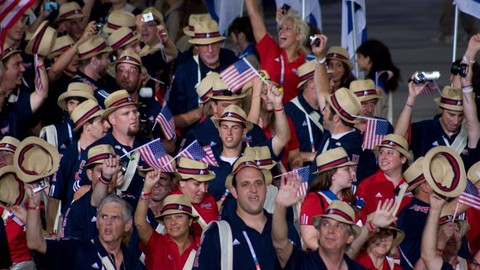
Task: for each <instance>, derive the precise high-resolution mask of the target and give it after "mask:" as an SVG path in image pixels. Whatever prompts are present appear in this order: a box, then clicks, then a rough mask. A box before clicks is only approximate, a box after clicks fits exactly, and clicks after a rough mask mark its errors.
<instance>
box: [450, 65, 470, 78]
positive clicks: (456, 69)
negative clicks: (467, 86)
mask: <svg viewBox="0 0 480 270" xmlns="http://www.w3.org/2000/svg"><path fill="white" fill-rule="evenodd" d="M450 73H452V74H453V75H460V76H462V77H465V76H467V73H468V65H467V64H464V63H456V62H453V63H452V67H451V68H450Z"/></svg>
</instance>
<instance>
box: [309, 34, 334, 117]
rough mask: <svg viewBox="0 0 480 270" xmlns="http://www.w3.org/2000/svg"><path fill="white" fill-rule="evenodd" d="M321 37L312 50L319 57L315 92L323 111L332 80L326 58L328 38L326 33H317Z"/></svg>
mask: <svg viewBox="0 0 480 270" xmlns="http://www.w3.org/2000/svg"><path fill="white" fill-rule="evenodd" d="M315 36H316V37H317V38H318V39H320V43H319V45H318V46H315V45H312V52H313V54H315V57H316V58H317V59H316V60H315V61H317V65H316V67H315V74H314V77H313V82H314V87H315V92H316V94H317V99H318V105H319V108H320V111H323V109H324V108H325V105H326V97H327V95H329V94H330V82H329V79H328V74H327V63H326V58H325V49H326V47H327V41H328V38H327V36H325V35H315Z"/></svg>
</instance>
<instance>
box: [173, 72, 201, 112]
mask: <svg viewBox="0 0 480 270" xmlns="http://www.w3.org/2000/svg"><path fill="white" fill-rule="evenodd" d="M187 73H188V72H187V70H186V68H185V65H180V66H179V67H178V69H177V70H176V71H175V74H174V76H173V81H172V85H171V89H170V96H169V99H168V102H167V106H168V108H169V109H170V111H171V112H172V115H179V114H182V113H185V112H187V111H188V103H189V101H188V96H187V91H188V90H187V89H186V88H187V83H186V82H187V80H195V81H196V79H197V78H196V75H197V74H196V73H195V74H188V75H189V76H191V78H187V77H186V76H187ZM197 102H198V101H197ZM197 106H198V104H197Z"/></svg>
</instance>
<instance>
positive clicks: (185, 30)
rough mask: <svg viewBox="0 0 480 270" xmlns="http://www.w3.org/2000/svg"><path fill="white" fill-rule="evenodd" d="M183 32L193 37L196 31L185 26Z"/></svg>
mask: <svg viewBox="0 0 480 270" xmlns="http://www.w3.org/2000/svg"><path fill="white" fill-rule="evenodd" d="M183 33H184V34H185V35H186V36H188V37H193V36H194V35H195V33H194V32H193V31H190V30H189V29H188V26H185V27H183Z"/></svg>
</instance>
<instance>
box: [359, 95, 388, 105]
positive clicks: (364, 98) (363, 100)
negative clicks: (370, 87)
mask: <svg viewBox="0 0 480 270" xmlns="http://www.w3.org/2000/svg"><path fill="white" fill-rule="evenodd" d="M381 98H382V96H379V95H368V96H361V97H359V96H357V99H358V101H360V103H362V102H367V101H370V100H373V99H381Z"/></svg>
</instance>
